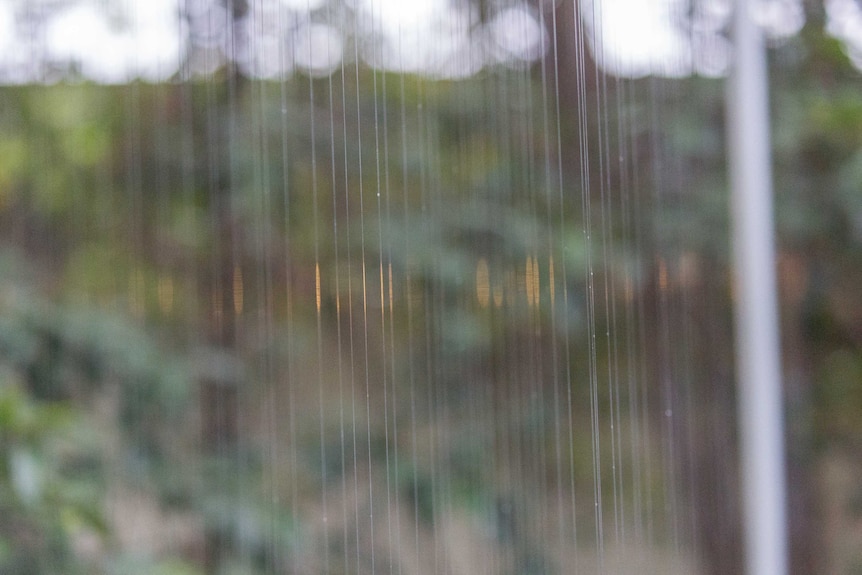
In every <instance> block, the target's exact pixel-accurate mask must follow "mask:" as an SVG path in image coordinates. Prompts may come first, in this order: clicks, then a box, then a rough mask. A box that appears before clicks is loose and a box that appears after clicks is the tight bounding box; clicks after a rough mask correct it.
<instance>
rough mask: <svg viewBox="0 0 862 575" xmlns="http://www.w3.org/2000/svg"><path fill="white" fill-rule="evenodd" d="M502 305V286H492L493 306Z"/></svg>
mask: <svg viewBox="0 0 862 575" xmlns="http://www.w3.org/2000/svg"><path fill="white" fill-rule="evenodd" d="M502 305H503V286H501V285H495V286H494V307H500V306H502Z"/></svg>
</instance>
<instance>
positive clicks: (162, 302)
mask: <svg viewBox="0 0 862 575" xmlns="http://www.w3.org/2000/svg"><path fill="white" fill-rule="evenodd" d="M158 297H159V309H161V310H162V313H165V314H169V313H171V311H173V308H174V280H173V279H172V278H171V276H162V277H160V278H159V285H158Z"/></svg>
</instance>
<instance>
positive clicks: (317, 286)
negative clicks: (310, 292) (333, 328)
mask: <svg viewBox="0 0 862 575" xmlns="http://www.w3.org/2000/svg"><path fill="white" fill-rule="evenodd" d="M314 301H315V303H316V304H317V313H320V264H319V263H315V264H314Z"/></svg>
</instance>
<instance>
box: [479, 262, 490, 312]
mask: <svg viewBox="0 0 862 575" xmlns="http://www.w3.org/2000/svg"><path fill="white" fill-rule="evenodd" d="M476 299H477V300H478V301H479V305H480V306H482V307H488V301H489V300H490V299H491V282H490V272H489V271H488V262H487V261H485V258H480V259H479V262H478V263H477V264H476Z"/></svg>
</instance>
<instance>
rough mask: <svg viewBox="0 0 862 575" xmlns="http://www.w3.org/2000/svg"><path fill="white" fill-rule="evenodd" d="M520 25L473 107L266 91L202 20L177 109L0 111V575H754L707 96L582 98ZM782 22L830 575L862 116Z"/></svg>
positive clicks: (72, 73) (52, 94)
mask: <svg viewBox="0 0 862 575" xmlns="http://www.w3.org/2000/svg"><path fill="white" fill-rule="evenodd" d="M197 4H201V3H197ZM463 4H465V5H466V3H463ZM250 5H256V3H253V2H251V3H249V4H246V3H244V2H240V1H239V0H237V1H235V2H232V3H229V4H228V10H225V11H223V13H220V14H222V15H223V16H224V17H226V18H227V24H226V29H231V26H233V24H232V22H234V23H235V22H241V21H242V20H243V18H247V17H248V14H249V10H250V9H251V8H250ZM309 5H311V4H309ZM46 6H47V4H46ZM315 6H317V3H315ZM350 6H354V8H353V10H354V11H353V12H351V8H350ZM692 6H694V4H693V5H692ZM495 7H496V8H495ZM199 8H200V7H199ZM498 8H499V7H498V6H497V3H494V2H481V1H477V2H476V3H475V5H474V6H473V8H472V9H473V10H474V12H475V14H476V17H475V19H474V20H470V22H472V24H471V26H472V27H473V28H474V31H473V33H475V34H476V35H477V37H481V30H482V26H483V25H485V24H487V23H488V22H493V14H494V10H496V9H498ZM528 8H530V9H531V10H533V11H532V12H531V13H532V14H534V15H535V18H536V21H537V22H539V23H541V25H542V26H544V29H546V30H547V31H548V32H547V34H548V35H547V38H546V39H547V44H546V45H545V46H544V48H543V49H542V50H540V51H539V52H538V53H536V54H527V53H526V52H524V51H521V52H517V51H510V52H505V50H504V55H503V56H499V55H498V56H496V58H497V61H496V62H495V63H491V64H487V63H486V64H482V65H477V66H476V67H475V69H473V68H469V73H464V74H463V75H464V77H463V78H460V79H454V78H448V79H447V78H441V77H439V76H441V74H437V75H435V74H429V73H424V74H423V73H403V74H401V73H396V72H391V71H383V70H380V69H375V68H372V67H369V66H367V65H366V64H364V63H362V62H359V60H353V61H351V59H350V58H347V57H345V60H344V62H343V65H341V66H332V67H331V69H326V70H321V69H315V68H314V67H313V66H309V67H308V68H307V69H306V70H304V71H303V70H302V69H301V67H299V66H298V70H297V71H294V72H290V73H287V72H285V71H284V69H280V70H278V71H277V74H282V75H283V76H284V77H282V78H275V79H260V78H257V77H256V73H255V71H254V66H251V67H249V65H248V62H249V60H246V61H245V62H246V64H245V66H243V65H240V64H239V62H240V61H241V59H235V58H232V56H231V55H232V54H233V52H232V50H236V46H237V44H236V37H234V36H232V35H231V34H226V35H224V38H227V40H224V42H225V43H224V44H223V45H221V48H219V50H221V51H222V52H223V54H222V56H226V57H224V58H223V59H222V60H219V58H218V57H217V56H214V55H213V54H214V53H216V52H218V50H216V49H214V48H213V44H212V43H211V42H210V40H211V39H212V38H211V36H212V34H210V35H209V36H208V35H207V34H205V33H203V32H202V31H201V30H204V29H200V30H197V32H196V29H195V28H194V26H193V24H194V22H193V18H192V17H191V16H189V17H188V22H189V24H188V25H189V30H188V33H189V35H190V37H192V38H193V39H194V38H197V39H198V43H197V44H195V43H194V42H192V43H191V44H190V47H189V48H188V54H187V56H186V57H185V59H184V63H183V66H182V69H181V70H180V72H177V73H176V75H175V77H173V78H170V79H167V80H166V81H162V82H158V83H147V82H143V81H138V80H136V81H130V82H126V83H121V84H116V85H101V84H97V83H93V82H91V81H89V80H87V79H86V78H83V77H81V76H80V75H79V74H81V70H79V69H77V68H76V67H75V66H69V65H68V63H65V64H62V63H54V64H51V63H48V65H46V67H45V68H44V69H43V70H42V72H41V73H42V74H43V75H44V77H45V78H47V79H48V80H49V81H48V82H47V83H36V82H31V83H27V84H26V85H7V86H4V87H2V88H0V101H2V105H0V572H2V573H9V574H15V575H18V574H30V573H33V574H36V573H58V574H59V573H62V574H74V573H116V574H124V575H126V574H133V573H147V574H150V573H153V574H164V575H168V574H172V575H179V574H197V573H214V574H216V573H218V574H256V573H372V572H385V573H395V572H397V573H417V574H418V573H453V574H457V573H470V574H473V573H512V574H515V573H517V574H523V575H526V574H538V573H543V574H544V573H547V574H550V573H575V572H580V573H595V572H601V571H604V572H608V573H635V572H638V573H704V574H706V573H712V574H731V573H740V572H741V553H742V551H741V519H740V509H739V501H738V500H739V485H738V478H737V446H736V441H737V437H736V423H735V403H734V402H735V399H734V378H733V339H732V335H733V334H732V325H731V317H732V313H731V305H732V286H731V284H730V274H729V265H730V263H729V261H728V259H729V238H728V217H727V213H728V211H729V210H728V190H727V175H726V157H725V149H724V142H725V138H724V130H725V126H724V115H725V114H724V105H725V104H724V98H723V90H724V82H723V80H722V79H720V78H708V77H703V76H701V75H697V74H684V75H681V77H674V78H667V77H661V76H659V75H655V76H642V77H638V78H631V77H622V76H614V75H610V74H606V73H605V72H604V71H603V70H604V69H603V68H602V67H601V66H598V67H597V66H596V64H595V60H596V58H595V52H593V51H590V49H589V37H588V36H585V34H584V28H582V26H581V25H579V24H576V23H575V22H576V18H575V17H574V15H575V10H577V8H576V7H575V5H573V4H572V3H571V2H562V3H557V4H547V5H545V4H541V5H535V6H531V7H528ZM804 8H805V25H804V27H803V28H801V30H800V31H799V32H798V33H795V34H793V35H790V36H788V37H785V38H783V39H782V40H781V41H780V42H778V41H776V42H774V46H773V47H772V49H771V52H770V58H771V66H770V68H771V69H770V73H771V86H770V88H771V91H772V93H771V98H772V103H773V108H772V110H773V118H772V125H773V138H774V140H773V145H774V159H775V178H776V186H775V189H776V202H777V206H776V209H777V223H778V233H779V241H778V247H779V261H778V270H777V273H778V277H779V285H780V290H781V292H780V302H781V315H782V341H783V351H784V369H785V392H786V414H787V433H788V450H789V452H788V463H789V469H788V473H789V482H790V483H789V486H790V501H789V504H790V521H791V525H790V527H791V546H792V561H791V564H792V567H793V573H794V574H803V573H829V574H852V573H862V480H860V478H862V92H860V88H862V85H860V72H859V70H858V69H856V68H854V65H853V55H854V52H853V48H852V46H851V45H850V44H848V43H846V42H843V41H842V40H840V39H837V38H836V37H835V35H834V34H828V33H827V31H826V28H827V26H826V15H825V12H824V9H823V6H822V5H820V4H818V3H816V2H811V3H808V4H806V5H805V6H804ZM200 10H202V8H201V9H200ZM200 10H199V11H198V12H195V14H198V15H200V14H201V13H203V12H200ZM355 10H357V9H356V8H355V4H350V5H349V6H345V5H342V4H341V3H333V4H331V5H325V6H322V7H317V8H315V10H314V11H313V13H312V14H313V15H315V14H316V15H318V16H320V17H321V18H322V17H323V16H321V15H326V16H331V15H332V14H339V15H341V16H339V18H342V20H343V22H346V23H348V24H349V23H350V15H351V14H355V13H356V12H355ZM691 13H692V14H693V13H694V8H692V12H691ZM689 15H690V14H689ZM692 21H693V18H692V19H689V20H686V21H684V22H683V23H685V22H688V26H689V28H687V29H686V30H687V32H686V33H691V34H694V33H695V32H696V30H695V27H694V26H693V25H692V24H691V22H692ZM208 25H209V26H211V25H212V23H211V22H210V23H209V24H208ZM682 25H683V24H682V23H680V26H682ZM34 29H36V28H34ZM345 29H346V30H351V28H349V27H347V28H345ZM210 30H211V29H210ZM353 30H354V34H353V35H352V36H351V33H349V32H348V33H346V34H345V36H344V40H343V42H344V44H343V45H344V46H345V53H349V52H350V51H351V50H352V49H353V46H360V45H361V46H363V47H364V49H368V50H371V53H374V52H373V51H374V49H376V48H375V44H374V43H373V41H371V40H368V39H365V38H362V37H359V35H358V33H356V32H355V29H353ZM722 33H723V32H722ZM195 34H197V36H195ZM201 38H203V40H201ZM231 41H234V43H231ZM208 42H209V43H208ZM369 46H370V47H369ZM501 46H502V47H503V48H505V45H498V46H497V49H498V51H499V49H500V47H501ZM492 47H493V46H492ZM378 48H379V47H378ZM486 48H487V46H486ZM380 49H381V50H382V49H383V48H380ZM487 49H488V50H491V48H487ZM477 50H478V48H477ZM491 51H493V50H491ZM527 52H529V50H527ZM525 54H526V55H525ZM357 55H358V51H357ZM857 55H858V54H857ZM211 59H212V61H211ZM366 60H367V58H366ZM196 62H197V64H195V63H196ZM201 62H204V63H206V62H211V63H213V62H214V63H215V64H214V65H213V66H208V65H203V64H201ZM357 62H359V63H357ZM52 66H53V67H52ZM195 66H203V67H202V68H201V69H197V68H195ZM208 67H211V68H212V69H211V70H209V69H208ZM201 70H203V71H201ZM258 71H259V70H258ZM61 77H62V81H60V82H57V81H56V80H57V79H59V78H61Z"/></svg>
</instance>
